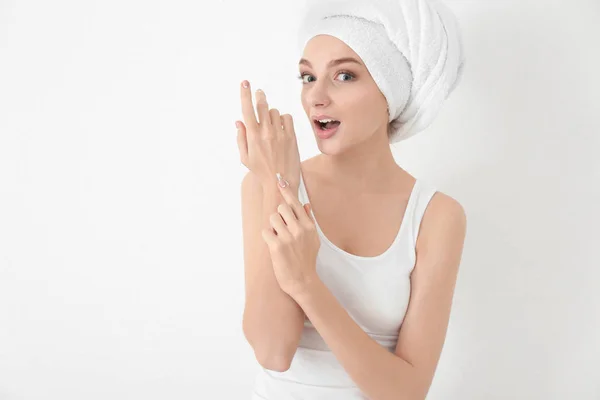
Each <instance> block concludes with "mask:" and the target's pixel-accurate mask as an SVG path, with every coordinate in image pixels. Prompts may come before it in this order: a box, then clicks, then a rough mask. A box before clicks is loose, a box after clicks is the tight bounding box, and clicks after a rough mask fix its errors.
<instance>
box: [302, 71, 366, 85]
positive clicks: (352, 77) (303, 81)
mask: <svg viewBox="0 0 600 400" xmlns="http://www.w3.org/2000/svg"><path fill="white" fill-rule="evenodd" d="M339 75H347V76H349V77H350V79H342V81H344V82H347V81H350V80H353V79H354V74H353V73H351V72H348V71H340V72H338V74H337V76H339ZM305 76H312V75H311V74H308V73H306V72H305V73H303V74H300V75H298V79H300V80H302V83H303V84H306V83H310V82H307V81H305V80H304V77H305Z"/></svg>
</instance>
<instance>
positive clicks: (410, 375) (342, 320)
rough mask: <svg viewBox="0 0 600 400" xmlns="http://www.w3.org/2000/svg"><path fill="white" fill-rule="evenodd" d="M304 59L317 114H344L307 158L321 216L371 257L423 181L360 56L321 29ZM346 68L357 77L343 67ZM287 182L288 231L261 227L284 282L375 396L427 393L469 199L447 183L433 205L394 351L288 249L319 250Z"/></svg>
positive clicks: (310, 111)
mask: <svg viewBox="0 0 600 400" xmlns="http://www.w3.org/2000/svg"><path fill="white" fill-rule="evenodd" d="M342 57H353V58H356V59H357V60H359V64H355V63H344V64H340V65H336V66H331V65H330V66H328V63H329V62H330V61H331V60H334V59H339V58H342ZM302 58H303V59H306V60H308V61H309V63H310V65H306V64H305V63H302V64H300V65H299V70H300V73H301V74H307V75H306V76H305V77H304V82H305V83H304V84H303V89H302V93H301V100H302V105H303V108H304V111H305V113H306V114H307V116H308V117H309V118H310V116H311V115H314V114H327V115H330V116H332V117H333V118H335V119H338V120H340V121H342V125H341V126H340V128H339V130H338V132H337V133H336V134H335V135H334V136H333V137H332V138H330V139H325V140H321V139H319V138H318V137H317V136H316V134H315V140H316V141H317V144H318V147H319V149H320V151H321V154H320V155H318V156H315V157H313V158H311V159H309V160H306V161H304V162H302V165H301V169H302V175H303V177H304V180H305V184H306V189H307V192H308V194H309V197H310V200H311V205H310V206H311V207H312V210H313V212H314V214H315V219H316V220H317V221H318V223H319V226H320V227H321V229H322V230H323V233H324V234H325V236H327V238H328V239H329V240H330V241H331V242H333V243H334V244H335V245H336V246H337V247H339V248H341V249H343V250H345V251H347V252H349V253H352V254H355V255H359V256H364V257H372V256H375V255H378V254H381V253H382V252H383V251H385V250H386V249H387V248H388V247H389V245H390V244H391V243H392V241H393V239H394V237H395V235H396V233H397V231H398V229H399V225H400V221H401V219H402V216H403V213H404V210H405V207H406V204H407V202H408V198H409V195H410V191H411V189H412V187H413V184H414V182H415V178H414V177H413V176H411V175H410V174H408V173H407V172H406V171H404V170H403V169H402V168H401V167H400V166H398V165H397V164H396V162H395V160H394V158H393V155H392V152H391V148H390V145H389V141H388V136H387V134H388V133H387V111H386V109H387V104H386V101H385V98H384V97H383V94H382V93H381V92H380V91H379V89H378V87H377V85H376V84H375V82H374V81H373V79H372V78H371V76H370V74H369V73H368V71H367V69H366V68H365V66H364V65H363V64H362V62H361V61H360V58H359V57H358V55H357V54H356V53H355V52H354V51H353V50H352V49H351V48H350V47H348V46H347V45H346V44H345V43H343V42H342V41H340V40H338V39H336V38H334V37H332V36H328V35H318V36H315V37H314V38H312V39H311V40H310V41H309V42H308V43H307V45H306V47H305V49H304V53H303V56H302ZM341 70H345V71H348V72H351V73H352V74H353V75H354V76H355V78H349V77H348V76H347V75H344V74H340V71H341ZM311 121H312V120H311ZM278 188H279V189H278V190H279V191H280V192H281V194H282V196H283V198H284V200H285V203H282V204H281V205H280V208H279V212H278V213H273V214H272V215H271V217H272V218H271V219H272V221H274V222H276V223H273V224H272V227H273V229H274V230H275V231H279V233H280V234H279V235H276V234H274V233H273V232H270V231H269V230H263V232H262V233H263V239H264V240H265V242H266V243H267V244H268V246H269V250H270V252H271V255H272V256H273V260H274V263H273V267H274V269H275V270H276V274H277V275H278V278H277V279H278V281H279V282H287V283H286V285H285V286H283V287H282V289H283V290H284V291H286V293H287V294H288V295H290V297H291V298H293V299H294V300H295V301H296V303H297V304H298V305H299V306H300V307H301V308H302V310H303V311H304V313H305V314H306V316H307V317H308V319H309V320H310V321H311V323H312V324H313V325H314V326H315V328H316V329H317V331H318V332H319V334H320V335H321V337H322V338H323V340H324V341H325V342H326V343H327V345H328V346H329V348H330V349H331V351H332V352H333V353H334V355H335V356H336V358H337V359H338V360H339V362H340V364H341V365H342V367H343V368H344V369H345V370H346V371H347V373H348V374H349V375H350V377H351V378H352V380H353V381H354V382H355V383H356V384H357V386H358V387H359V388H360V390H361V391H362V392H363V393H364V394H365V395H366V396H367V397H368V398H369V399H371V400H387V399H407V400H413V399H414V400H416V399H425V397H426V395H427V393H428V391H429V388H430V385H431V382H432V380H433V376H434V373H435V370H436V368H437V364H438V361H439V357H440V354H441V351H442V347H443V344H444V341H445V337H446V331H447V327H448V322H449V317H450V310H451V304H452V298H453V294H454V288H455V284H456V279H457V275H458V269H459V264H460V260H461V257H462V250H463V246H464V239H465V236H466V215H465V212H464V209H463V207H462V206H461V205H460V203H458V202H457V201H456V200H455V199H453V198H451V197H450V196H447V195H445V194H444V193H441V192H439V191H438V192H436V193H435V194H434V195H433V197H432V199H431V201H430V203H429V205H428V207H427V209H426V211H425V214H424V216H423V220H422V222H421V227H420V231H419V235H418V238H417V244H416V254H417V259H416V264H415V268H414V270H413V273H412V274H411V277H410V280H411V297H410V302H409V305H408V310H407V312H406V315H405V318H404V321H403V324H402V327H401V328H400V331H399V339H398V343H397V346H396V349H395V351H394V352H393V353H392V352H389V351H388V350H386V349H385V348H383V347H382V346H381V345H379V344H378V343H377V342H376V341H374V340H373V339H371V338H370V337H369V335H367V334H366V333H365V332H364V331H363V330H362V329H361V327H360V326H358V325H357V324H356V323H355V322H354V320H353V319H352V318H351V317H350V316H349V314H348V313H347V312H346V310H345V309H344V308H343V307H342V305H341V304H340V303H339V302H338V301H337V299H336V298H335V297H334V296H333V295H332V293H331V292H330V291H329V290H328V288H327V287H326V286H325V285H324V284H323V282H322V281H321V280H320V279H319V277H318V275H317V274H316V272H315V268H314V265H312V264H311V265H307V263H306V262H304V263H302V262H296V261H294V257H292V256H286V254H290V255H294V254H296V255H297V254H302V253H303V252H305V251H308V250H314V248H315V246H316V243H315V242H314V241H312V240H306V238H307V237H312V236H313V235H314V233H315V231H314V228H313V227H312V225H311V224H309V223H308V222H307V221H308V220H307V219H306V218H301V219H300V220H298V221H300V222H299V223H298V222H297V221H296V220H295V219H294V218H293V217H292V216H293V214H292V213H290V210H292V209H293V210H301V208H302V204H300V202H299V201H298V198H297V189H296V188H295V187H294V186H287V187H283V188H282V187H278ZM349 216H351V217H349ZM302 217H304V216H302ZM281 219H283V221H285V224H283V223H281ZM311 221H312V219H311ZM290 232H296V233H298V232H301V234H294V235H292V234H290ZM281 237H285V243H283V241H282V240H281V239H280V238H281ZM282 250H283V251H282ZM276 259H277V260H279V261H277V262H275V260H276Z"/></svg>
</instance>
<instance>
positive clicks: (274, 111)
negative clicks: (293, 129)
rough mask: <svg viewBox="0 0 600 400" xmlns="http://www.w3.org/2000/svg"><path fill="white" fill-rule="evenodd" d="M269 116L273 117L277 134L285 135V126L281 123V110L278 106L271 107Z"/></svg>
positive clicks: (272, 121)
mask: <svg viewBox="0 0 600 400" xmlns="http://www.w3.org/2000/svg"><path fill="white" fill-rule="evenodd" d="M269 117H270V118H271V123H272V125H273V128H274V129H275V132H276V133H275V134H276V135H283V126H282V125H281V116H280V115H279V110H278V109H276V108H271V109H270V110H269Z"/></svg>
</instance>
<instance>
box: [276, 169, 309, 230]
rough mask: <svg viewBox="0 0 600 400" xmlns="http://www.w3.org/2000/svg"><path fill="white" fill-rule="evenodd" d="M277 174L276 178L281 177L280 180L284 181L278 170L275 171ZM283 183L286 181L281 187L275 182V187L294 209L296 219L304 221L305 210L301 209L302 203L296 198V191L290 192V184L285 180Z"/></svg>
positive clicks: (305, 218) (305, 217)
mask: <svg viewBox="0 0 600 400" xmlns="http://www.w3.org/2000/svg"><path fill="white" fill-rule="evenodd" d="M277 176H278V180H279V177H281V179H282V181H285V178H283V177H282V176H281V175H280V174H279V172H278V173H277ZM285 183H286V185H285V187H282V186H281V185H280V184H279V182H278V184H277V187H278V188H279V191H280V192H281V195H282V196H283V198H284V200H285V202H286V203H287V204H288V205H289V206H290V208H291V209H292V210H293V211H294V214H295V215H296V217H297V219H298V221H302V222H306V221H307V219H308V217H307V216H306V212H305V211H304V210H303V209H302V203H300V200H298V193H292V192H293V190H292V189H291V186H290V184H289V183H287V181H285Z"/></svg>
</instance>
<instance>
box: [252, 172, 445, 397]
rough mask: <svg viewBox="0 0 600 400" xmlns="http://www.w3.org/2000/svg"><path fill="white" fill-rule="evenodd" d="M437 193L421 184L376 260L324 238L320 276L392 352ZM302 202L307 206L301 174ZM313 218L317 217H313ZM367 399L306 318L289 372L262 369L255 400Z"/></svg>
mask: <svg viewBox="0 0 600 400" xmlns="http://www.w3.org/2000/svg"><path fill="white" fill-rule="evenodd" d="M434 194H435V190H434V189H433V188H431V187H429V186H428V185H426V184H425V183H424V182H423V181H421V180H419V179H417V180H416V182H415V184H414V186H413V189H412V192H411V194H410V197H409V200H408V204H407V206H406V211H405V212H404V216H403V220H402V224H401V225H400V229H399V231H398V233H397V235H396V238H395V240H394V242H393V243H392V245H390V247H388V249H387V250H385V251H384V252H383V253H381V254H379V255H378V256H374V257H362V256H357V255H354V254H350V253H348V252H346V251H344V250H342V249H340V248H338V247H337V246H336V245H334V244H333V243H332V242H331V241H329V239H328V238H327V237H326V236H325V235H324V234H323V231H322V230H321V227H320V226H319V224H318V221H316V227H317V231H318V233H319V236H320V239H321V247H320V249H319V252H318V255H317V264H316V267H317V273H318V275H319V277H320V279H321V280H322V281H323V283H325V285H326V286H327V287H328V288H329V290H330V291H331V292H332V293H333V295H334V296H335V297H336V299H337V300H338V301H339V302H340V304H341V305H342V306H343V307H344V308H345V309H346V311H347V312H348V314H349V315H350V316H351V317H352V319H353V320H354V321H355V322H356V323H357V324H358V325H359V326H360V327H361V328H362V329H363V330H364V331H365V332H366V333H367V334H368V335H369V336H370V337H371V338H372V339H374V340H376V341H377V342H378V343H379V344H381V345H382V346H383V347H385V348H387V349H388V350H389V351H390V352H394V351H395V348H396V343H397V341H398V331H399V329H400V326H401V325H402V321H403V320H404V315H405V314H406V310H407V308H408V302H409V298H410V274H411V272H412V270H413V268H414V266H415V260H416V253H415V246H416V241H417V235H418V232H419V228H420V225H421V219H422V218H423V215H424V213H425V209H426V207H427V205H428V204H429V201H430V200H431V198H432V197H433V195H434ZM298 199H299V200H300V201H301V202H302V204H306V203H308V202H310V201H309V198H308V193H307V191H306V187H305V186H304V179H303V176H302V173H301V174H300V186H299V187H298ZM311 212H312V211H311ZM313 218H314V213H313ZM265 399H266V400H300V399H310V400H337V399H340V400H342V399H343V400H359V399H360V400H366V399H367V398H366V397H365V395H364V394H362V393H361V391H360V390H359V388H358V386H357V385H356V384H355V383H354V382H353V381H352V379H351V378H350V376H349V375H348V373H347V372H346V371H345V370H344V368H343V367H342V366H341V364H340V363H339V361H338V360H337V359H336V357H335V356H334V354H333V352H332V351H331V350H329V348H328V346H327V344H326V343H325V341H324V340H323V338H322V337H321V336H320V335H319V332H318V331H317V330H316V329H315V328H314V326H313V325H312V324H311V322H310V321H309V320H308V319H305V321H304V328H303V331H302V336H301V339H300V343H299V345H298V349H297V350H296V354H295V355H294V358H293V360H292V362H291V366H290V368H289V369H288V370H287V371H284V372H277V371H271V370H268V369H265V368H263V367H262V366H259V372H258V374H257V377H256V380H255V384H254V391H253V394H252V400H265Z"/></svg>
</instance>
